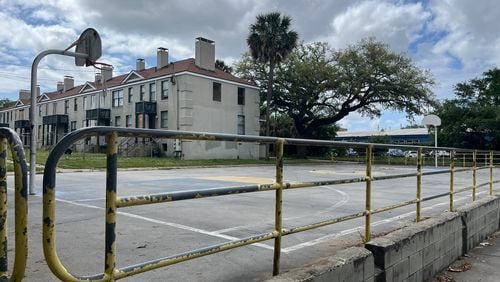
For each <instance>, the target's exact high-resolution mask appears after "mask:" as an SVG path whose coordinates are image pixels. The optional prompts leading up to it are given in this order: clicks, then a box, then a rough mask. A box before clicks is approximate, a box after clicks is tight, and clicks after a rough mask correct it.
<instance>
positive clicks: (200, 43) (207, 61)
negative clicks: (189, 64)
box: [194, 37, 215, 71]
mask: <svg viewBox="0 0 500 282" xmlns="http://www.w3.org/2000/svg"><path fill="white" fill-rule="evenodd" d="M195 49H196V50H195V51H196V52H195V57H194V60H195V64H196V65H197V66H198V67H200V68H202V69H207V70H211V71H213V70H215V42H214V41H212V40H210V39H206V38H203V37H198V38H196V43H195Z"/></svg>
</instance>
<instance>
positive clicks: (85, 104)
mask: <svg viewBox="0 0 500 282" xmlns="http://www.w3.org/2000/svg"><path fill="white" fill-rule="evenodd" d="M83 109H84V110H86V109H87V97H83Z"/></svg>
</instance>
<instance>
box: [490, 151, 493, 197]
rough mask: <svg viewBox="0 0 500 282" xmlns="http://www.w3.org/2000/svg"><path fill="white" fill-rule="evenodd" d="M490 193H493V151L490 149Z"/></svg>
mask: <svg viewBox="0 0 500 282" xmlns="http://www.w3.org/2000/svg"><path fill="white" fill-rule="evenodd" d="M490 195H493V151H490Z"/></svg>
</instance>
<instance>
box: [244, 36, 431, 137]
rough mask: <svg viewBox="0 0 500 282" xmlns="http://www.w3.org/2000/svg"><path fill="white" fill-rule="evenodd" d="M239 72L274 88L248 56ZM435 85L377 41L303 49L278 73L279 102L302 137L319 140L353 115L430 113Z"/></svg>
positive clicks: (425, 72)
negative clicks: (343, 47) (386, 112)
mask: <svg viewBox="0 0 500 282" xmlns="http://www.w3.org/2000/svg"><path fill="white" fill-rule="evenodd" d="M236 69H237V70H236V71H237V73H238V74H239V75H241V76H243V77H245V78H247V79H250V80H252V81H253V82H255V83H256V84H257V85H259V86H261V89H263V87H264V86H265V85H266V84H267V83H269V81H268V80H267V77H266V75H265V73H263V72H264V71H265V66H263V65H262V64H261V63H259V62H256V61H254V60H251V59H250V57H249V55H248V54H244V55H243V57H242V58H241V60H240V61H239V62H238V63H237V64H236ZM433 83H434V81H433V79H432V77H431V75H430V74H429V73H428V72H427V71H425V70H422V69H420V68H419V67H417V66H416V65H415V64H414V63H413V62H412V61H411V59H410V58H409V57H407V56H406V55H404V54H398V53H395V52H392V51H391V50H390V49H389V47H388V46H387V45H386V44H384V43H381V42H378V41H376V40H374V39H371V38H370V39H364V40H361V41H360V42H358V43H357V44H355V45H352V46H349V47H347V48H345V49H341V50H336V51H334V50H332V49H331V48H330V47H329V45H328V44H327V43H312V44H301V45H299V46H298V47H297V48H296V49H294V51H293V52H292V53H290V55H289V56H288V58H287V59H286V60H284V61H283V62H282V63H281V64H280V66H279V67H278V68H277V69H276V79H275V81H274V82H273V84H274V92H275V95H274V96H275V97H274V99H273V102H274V103H275V107H276V108H277V109H278V110H279V112H280V114H282V115H287V116H289V117H290V118H291V119H292V120H293V121H294V126H295V130H296V132H297V136H298V137H302V138H311V137H312V138H319V137H320V136H321V137H323V136H324V134H322V132H323V131H325V130H329V129H331V128H332V125H334V124H335V123H336V122H338V121H340V120H341V119H342V118H345V117H346V116H347V115H349V114H350V113H352V112H359V113H361V114H363V115H365V116H367V117H375V116H379V115H380V114H381V113H382V112H383V111H384V110H386V109H390V110H396V111H403V112H406V113H407V114H408V116H413V115H418V114H422V113H425V112H426V111H427V109H429V108H430V107H433V106H435V105H436V100H435V98H434V95H433V94H432V92H431V89H430V87H431V86H432V85H433Z"/></svg>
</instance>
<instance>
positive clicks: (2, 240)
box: [0, 138, 17, 281]
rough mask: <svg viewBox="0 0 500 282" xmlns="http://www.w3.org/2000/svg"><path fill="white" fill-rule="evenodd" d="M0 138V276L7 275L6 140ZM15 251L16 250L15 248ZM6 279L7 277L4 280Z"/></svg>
mask: <svg viewBox="0 0 500 282" xmlns="http://www.w3.org/2000/svg"><path fill="white" fill-rule="evenodd" d="M6 141H7V140H6V138H0V248H2V251H1V252H0V253H1V255H0V277H5V278H6V277H8V265H7V162H6V160H7V142H6ZM16 251H17V250H16ZM5 281H7V279H6V280H5Z"/></svg>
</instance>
